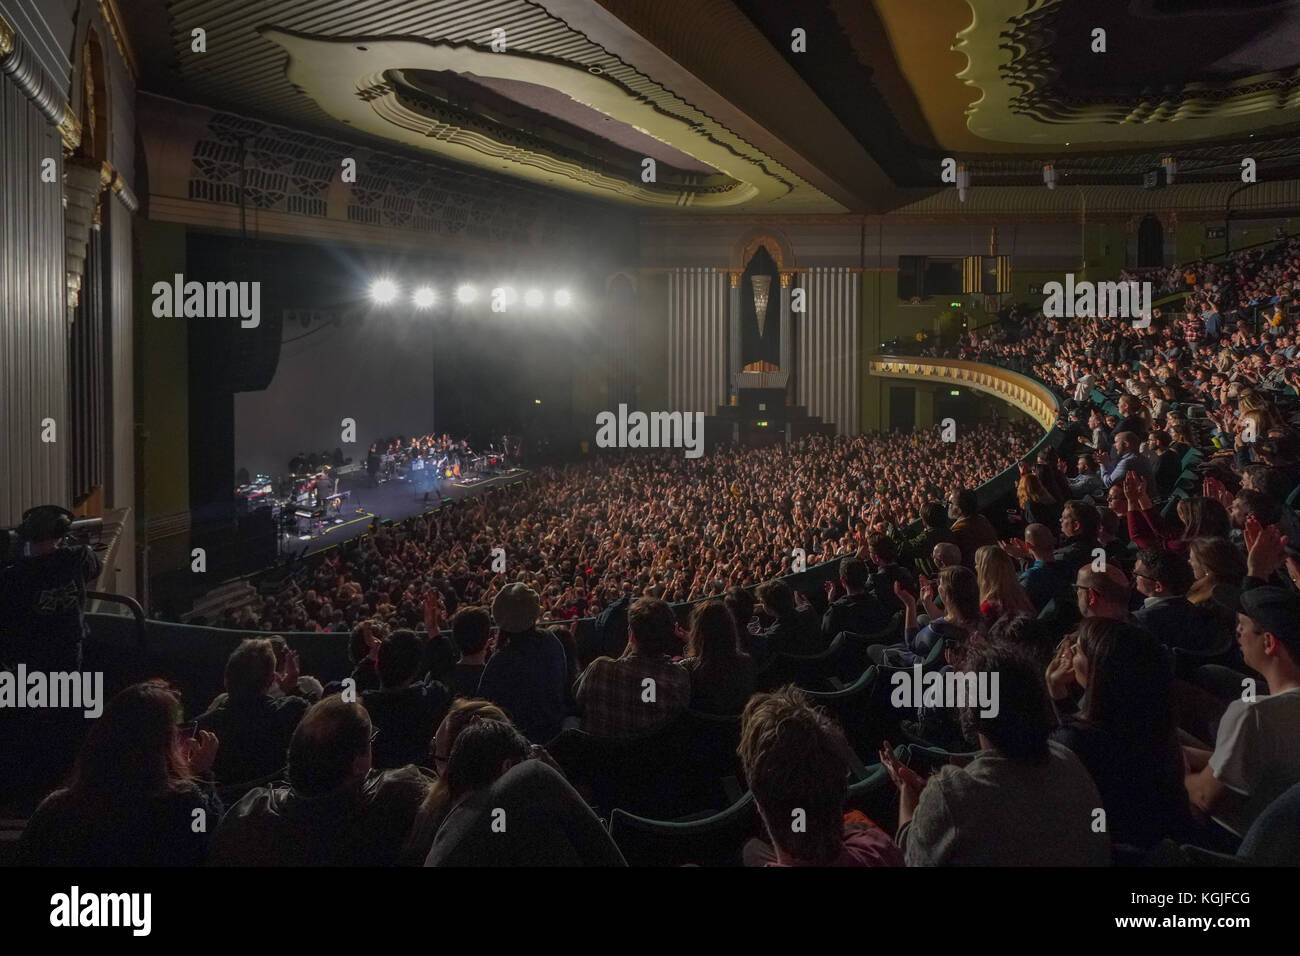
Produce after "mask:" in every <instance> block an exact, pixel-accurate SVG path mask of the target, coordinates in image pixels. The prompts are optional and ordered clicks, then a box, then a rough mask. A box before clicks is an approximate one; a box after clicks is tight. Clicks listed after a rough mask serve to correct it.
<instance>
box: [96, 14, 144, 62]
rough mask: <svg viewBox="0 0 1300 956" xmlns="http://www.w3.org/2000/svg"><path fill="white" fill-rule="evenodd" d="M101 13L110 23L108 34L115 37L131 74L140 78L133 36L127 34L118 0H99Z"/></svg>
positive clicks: (114, 41)
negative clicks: (132, 45) (132, 41)
mask: <svg viewBox="0 0 1300 956" xmlns="http://www.w3.org/2000/svg"><path fill="white" fill-rule="evenodd" d="M99 13H100V15H101V16H102V17H103V18H104V22H105V23H107V24H108V34H109V36H111V37H112V38H113V45H114V46H116V47H117V52H118V53H120V54H122V62H124V63H125V64H126V68H127V69H128V70H130V71H131V76H132V77H134V78H135V79H139V78H140V64H139V62H138V61H137V60H136V58H135V50H134V49H132V47H131V38H130V37H129V36H127V32H126V27H125V26H124V25H123V24H122V14H121V12H120V11H119V10H118V9H117V0H99Z"/></svg>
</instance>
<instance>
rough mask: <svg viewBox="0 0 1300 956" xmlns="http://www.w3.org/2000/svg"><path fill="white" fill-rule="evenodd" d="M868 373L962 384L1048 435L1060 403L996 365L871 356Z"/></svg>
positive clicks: (1028, 380)
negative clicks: (1012, 409) (1010, 409)
mask: <svg viewBox="0 0 1300 956" xmlns="http://www.w3.org/2000/svg"><path fill="white" fill-rule="evenodd" d="M867 370H868V372H869V373H870V374H872V375H877V376H879V377H881V378H902V379H910V380H912V381H918V382H939V383H946V384H950V385H965V386H966V387H967V388H973V389H975V390H976V391H978V392H985V393H986V394H989V395H993V396H994V397H996V398H1000V399H1002V400H1003V401H1004V402H1006V403H1007V404H1008V405H1013V406H1015V407H1016V408H1018V409H1020V410H1021V411H1022V412H1024V413H1025V414H1026V415H1028V416H1029V417H1030V418H1032V419H1034V421H1036V422H1038V424H1040V425H1042V426H1043V430H1044V431H1046V432H1050V431H1051V430H1052V429H1053V428H1054V427H1055V426H1056V419H1057V416H1059V415H1060V412H1061V403H1060V401H1059V400H1058V399H1057V397H1056V396H1055V395H1054V394H1053V393H1052V391H1051V389H1049V388H1048V387H1047V386H1046V385H1043V384H1042V383H1041V382H1039V381H1036V380H1035V379H1032V378H1030V377H1029V376H1027V375H1021V374H1020V373H1018V372H1012V371H1009V370H1007V369H1004V368H998V367H997V366H995V365H984V364H982V363H980V362H965V361H962V360H961V359H942V358H922V357H919V356H911V355H873V356H871V357H870V358H868V359H867Z"/></svg>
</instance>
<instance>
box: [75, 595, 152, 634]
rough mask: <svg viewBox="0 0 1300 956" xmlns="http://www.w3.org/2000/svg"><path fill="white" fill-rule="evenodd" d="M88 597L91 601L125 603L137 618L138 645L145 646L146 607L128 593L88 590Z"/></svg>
mask: <svg viewBox="0 0 1300 956" xmlns="http://www.w3.org/2000/svg"><path fill="white" fill-rule="evenodd" d="M86 599H87V600H91V601H106V602H108V603H110V604H124V605H126V609H127V610H128V611H130V612H131V616H132V617H133V618H135V632H136V646H137V647H144V646H145V638H146V635H147V631H146V628H145V623H146V620H147V618H146V616H145V613H144V608H143V607H141V606H140V602H139V601H137V600H136V599H135V598H133V597H131V596H130V595H127V594H114V593H112V592H109V591H87V592H86Z"/></svg>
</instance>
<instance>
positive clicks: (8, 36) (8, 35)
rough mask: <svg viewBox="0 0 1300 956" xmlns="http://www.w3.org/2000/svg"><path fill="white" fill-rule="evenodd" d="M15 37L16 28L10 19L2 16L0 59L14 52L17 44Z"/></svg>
mask: <svg viewBox="0 0 1300 956" xmlns="http://www.w3.org/2000/svg"><path fill="white" fill-rule="evenodd" d="M15 37H16V35H15V34H14V28H13V27H12V26H11V25H10V23H9V21H8V20H6V19H5V18H4V17H3V16H0V59H4V58H5V57H7V56H8V55H9V54H10V53H13V52H14V47H15V46H16V45H17V40H16V38H15Z"/></svg>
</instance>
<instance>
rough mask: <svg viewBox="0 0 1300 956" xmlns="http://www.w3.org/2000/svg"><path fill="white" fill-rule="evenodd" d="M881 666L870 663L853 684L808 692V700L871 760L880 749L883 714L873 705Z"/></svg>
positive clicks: (862, 756)
mask: <svg viewBox="0 0 1300 956" xmlns="http://www.w3.org/2000/svg"><path fill="white" fill-rule="evenodd" d="M879 683H880V669H879V668H877V667H875V666H872V667H868V668H867V669H866V670H865V671H863V672H862V676H861V677H859V678H858V679H857V680H856V681H855V682H854V683H853V684H851V685H850V686H848V687H845V688H844V689H843V690H837V691H808V692H807V696H808V699H809V701H811V702H812V703H813V704H815V705H817V706H818V707H821V708H823V709H824V710H826V711H827V712H828V713H829V714H830V715H831V716H832V717H834V718H835V719H836V720H837V721H838V722H839V725H840V727H842V728H843V730H844V735H845V736H846V737H847V738H848V740H849V744H850V745H852V747H853V750H854V752H855V753H856V754H857V755H858V756H859V757H860V758H861V759H862V760H864V761H867V762H874V761H875V759H876V756H877V752H878V750H879V748H880V740H881V728H882V714H881V713H880V710H879V708H878V706H877V704H876V688H877V686H878V685H879Z"/></svg>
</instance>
